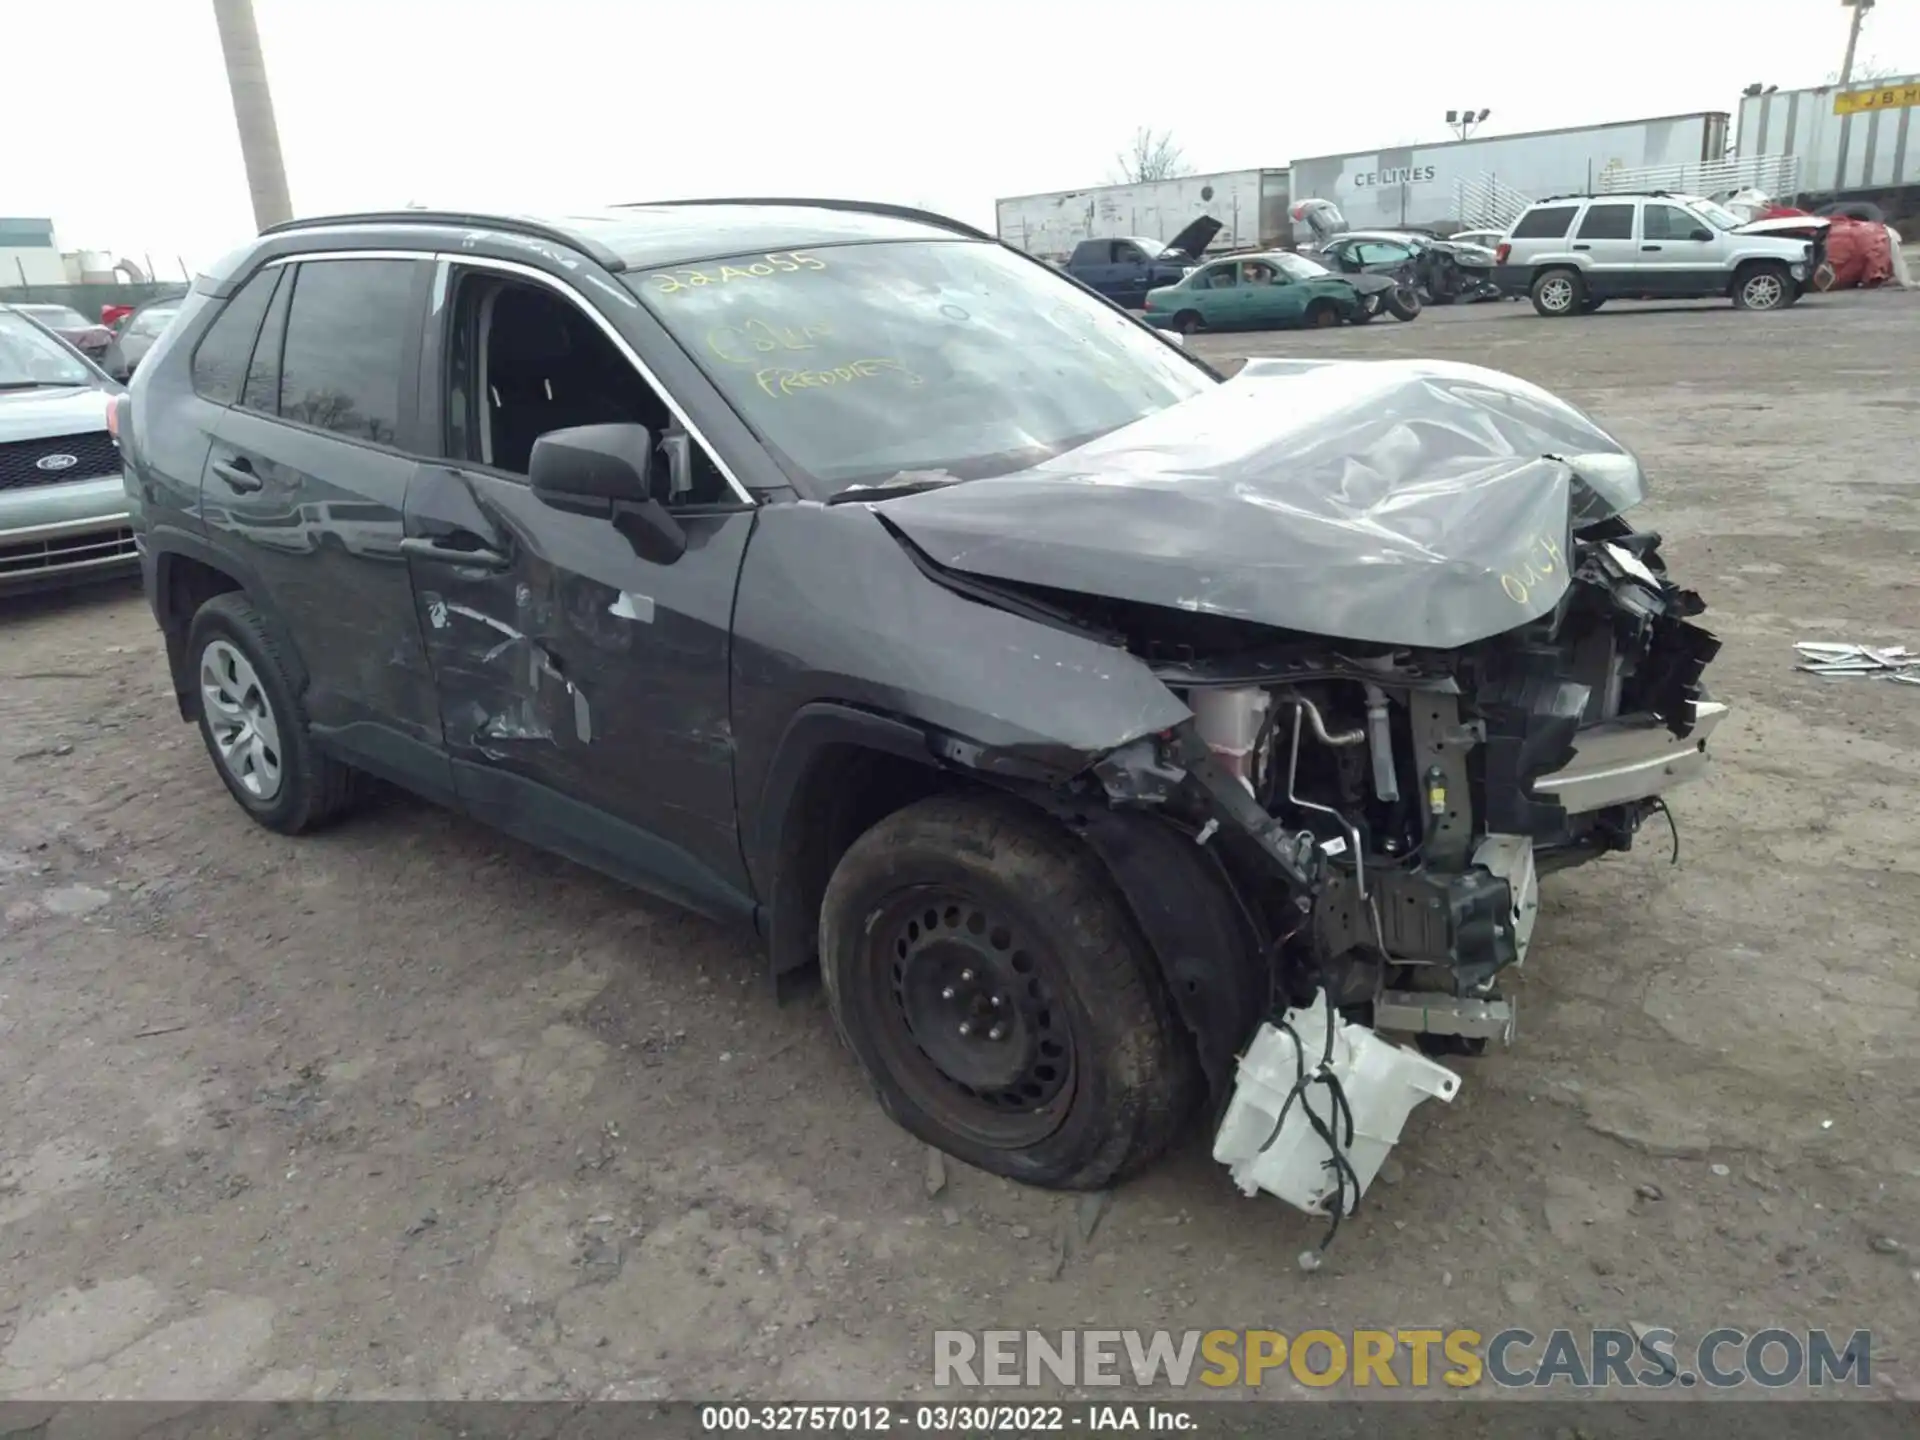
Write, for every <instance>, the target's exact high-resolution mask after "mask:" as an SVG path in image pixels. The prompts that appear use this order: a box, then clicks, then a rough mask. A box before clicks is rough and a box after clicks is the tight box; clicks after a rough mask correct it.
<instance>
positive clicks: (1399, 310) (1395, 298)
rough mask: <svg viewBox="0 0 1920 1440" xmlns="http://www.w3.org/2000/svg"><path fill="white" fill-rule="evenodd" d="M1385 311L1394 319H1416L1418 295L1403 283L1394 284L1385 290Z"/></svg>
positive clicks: (1418, 309)
mask: <svg viewBox="0 0 1920 1440" xmlns="http://www.w3.org/2000/svg"><path fill="white" fill-rule="evenodd" d="M1386 311H1387V313H1388V314H1389V315H1391V316H1393V318H1394V319H1396V320H1417V319H1419V318H1420V297H1419V296H1418V295H1417V294H1415V293H1414V292H1413V291H1412V290H1410V289H1408V288H1407V287H1406V286H1405V285H1396V286H1394V287H1393V289H1391V290H1389V291H1388V292H1387V298H1386Z"/></svg>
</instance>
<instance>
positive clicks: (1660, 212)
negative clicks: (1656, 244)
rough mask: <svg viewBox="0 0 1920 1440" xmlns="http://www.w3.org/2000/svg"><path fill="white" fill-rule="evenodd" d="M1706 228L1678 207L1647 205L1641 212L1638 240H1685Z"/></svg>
mask: <svg viewBox="0 0 1920 1440" xmlns="http://www.w3.org/2000/svg"><path fill="white" fill-rule="evenodd" d="M1706 228H1707V227H1706V226H1705V225H1703V224H1701V223H1700V221H1699V220H1698V219H1696V218H1695V217H1694V216H1692V215H1689V214H1688V213H1687V212H1686V211H1684V210H1682V209H1681V208H1680V207H1679V206H1678V205H1655V204H1652V203H1649V204H1648V205H1647V207H1646V208H1645V209H1644V210H1643V211H1642V212H1641V221H1640V238H1641V239H1643V240H1686V239H1689V238H1691V237H1692V235H1693V232H1694V231H1696V230H1704V229H1706Z"/></svg>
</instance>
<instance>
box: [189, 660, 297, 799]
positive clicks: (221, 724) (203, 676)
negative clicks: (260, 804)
mask: <svg viewBox="0 0 1920 1440" xmlns="http://www.w3.org/2000/svg"><path fill="white" fill-rule="evenodd" d="M200 709H201V713H202V714H204V715H205V716H206V717H207V733H208V734H209V735H211V736H212V737H213V753H214V755H215V756H216V757H217V758H218V759H219V761H220V768H221V769H223V770H225V771H226V772H227V775H228V777H229V778H230V779H232V781H233V783H234V784H236V785H238V786H239V787H240V788H241V789H242V790H244V791H246V792H247V794H249V795H251V796H252V797H253V798H254V799H256V800H271V799H273V797H274V796H276V795H278V794H279V793H280V785H281V780H282V774H281V758H282V757H281V751H280V723H279V721H278V720H277V719H276V718H275V717H274V713H273V706H272V704H271V703H270V702H269V701H268V699H267V692H266V688H265V687H264V686H262V685H261V683H260V676H259V674H258V673H257V672H256V671H255V670H254V668H253V664H252V662H251V661H249V660H248V659H247V657H246V656H245V655H242V654H241V653H240V651H239V649H238V648H237V647H236V646H234V645H232V644H231V643H229V642H228V641H225V640H215V641H213V642H211V643H210V644H209V645H208V646H207V648H206V649H204V650H202V651H201V652H200Z"/></svg>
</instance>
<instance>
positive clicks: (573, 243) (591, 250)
mask: <svg viewBox="0 0 1920 1440" xmlns="http://www.w3.org/2000/svg"><path fill="white" fill-rule="evenodd" d="M346 225H455V226H459V227H460V228H462V229H469V230H471V229H481V228H484V229H488V230H509V231H512V232H513V233H514V234H516V235H531V236H533V237H534V238H536V239H539V240H551V241H553V242H554V243H555V244H556V245H565V246H568V247H569V248H570V249H574V250H578V251H580V252H582V253H583V254H585V255H587V256H588V257H589V258H591V259H592V260H593V261H594V262H595V263H596V264H599V265H602V266H604V267H605V268H606V269H608V270H612V271H615V272H618V271H621V270H624V269H626V268H627V262H626V261H624V260H622V259H621V258H620V257H619V256H618V255H616V254H615V253H614V252H613V251H612V250H610V249H608V248H607V247H606V246H605V245H602V244H600V243H599V242H598V241H597V240H594V239H592V238H591V237H590V236H587V235H585V234H582V233H581V232H579V231H577V230H567V229H563V228H562V227H560V226H558V225H549V224H547V223H546V222H544V221H540V220H529V219H527V218H526V217H525V216H521V215H481V214H476V213H475V212H473V211H470V210H368V211H364V212H361V213H356V214H349V215H314V216H310V217H308V218H307V219H304V220H283V221H281V222H280V223H279V224H278V225H269V226H267V227H266V229H264V230H262V231H261V232H260V233H261V234H262V235H284V234H286V233H288V232H289V231H293V230H322V229H333V228H337V227H340V226H346Z"/></svg>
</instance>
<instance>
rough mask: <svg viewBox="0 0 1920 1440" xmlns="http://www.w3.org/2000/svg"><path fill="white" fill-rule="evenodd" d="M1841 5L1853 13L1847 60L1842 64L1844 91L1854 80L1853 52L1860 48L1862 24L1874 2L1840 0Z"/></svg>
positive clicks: (1841, 84) (1848, 36) (1871, 0)
mask: <svg viewBox="0 0 1920 1440" xmlns="http://www.w3.org/2000/svg"><path fill="white" fill-rule="evenodd" d="M1840 3H1841V4H1842V5H1845V6H1846V7H1847V8H1848V9H1849V10H1851V11H1853V23H1852V24H1851V25H1849V26H1848V27H1847V58H1846V59H1845V60H1842V61H1841V62H1840V88H1841V89H1842V90H1844V89H1846V88H1847V85H1848V83H1849V82H1850V81H1851V80H1852V79H1853V52H1854V51H1855V50H1856V49H1858V48H1859V46H1860V22H1861V21H1862V20H1864V19H1866V18H1867V12H1868V11H1869V10H1871V9H1872V8H1873V0H1840Z"/></svg>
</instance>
